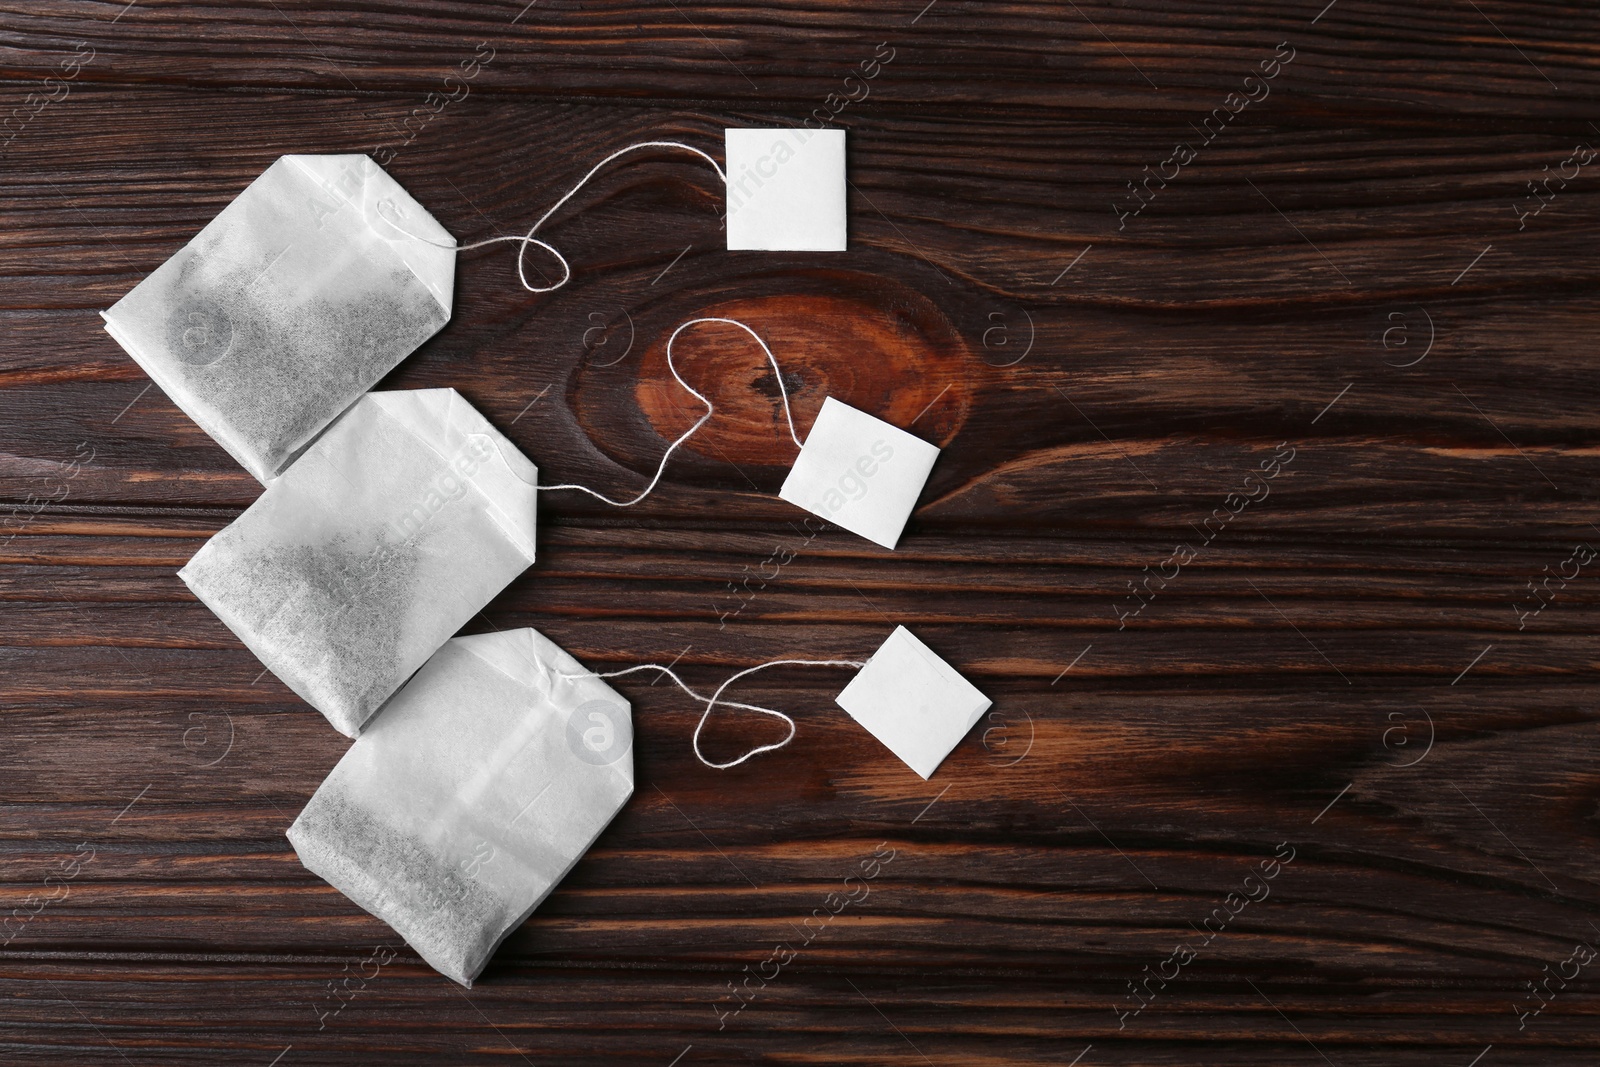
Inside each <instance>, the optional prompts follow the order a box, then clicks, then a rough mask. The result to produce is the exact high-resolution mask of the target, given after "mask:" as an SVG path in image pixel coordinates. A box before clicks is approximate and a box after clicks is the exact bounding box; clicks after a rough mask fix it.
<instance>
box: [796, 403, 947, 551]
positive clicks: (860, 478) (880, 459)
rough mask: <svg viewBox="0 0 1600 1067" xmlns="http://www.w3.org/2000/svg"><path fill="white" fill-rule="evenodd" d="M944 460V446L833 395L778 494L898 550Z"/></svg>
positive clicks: (818, 415)
mask: <svg viewBox="0 0 1600 1067" xmlns="http://www.w3.org/2000/svg"><path fill="white" fill-rule="evenodd" d="M938 458H939V449H938V447H937V446H935V445H930V444H929V443H928V442H926V441H924V440H922V439H921V438H918V437H913V436H911V435H910V434H908V433H906V432H905V431H904V430H901V429H898V428H897V427H894V426H890V425H889V424H888V423H887V422H884V421H883V420H882V419H878V418H873V417H872V416H871V415H868V414H867V413H866V412H864V411H857V410H856V409H855V408H853V407H851V406H850V405H849V404H845V403H842V402H841V401H838V400H835V399H833V397H831V396H830V397H828V398H827V399H825V400H824V401H823V402H822V410H821V411H820V412H819V413H818V414H817V421H816V422H815V423H813V424H812V426H811V432H810V433H809V434H807V435H806V443H805V446H804V447H803V448H801V449H800V457H799V458H798V459H796V460H795V461H794V467H793V468H791V469H790V471H789V477H787V478H785V479H784V482H783V488H782V489H780V490H779V491H778V495H779V496H780V497H782V498H783V499H785V500H787V501H788V502H789V503H791V504H796V505H798V506H800V507H802V508H805V509H806V510H807V511H809V512H811V513H812V514H813V515H820V516H821V517H822V518H824V519H827V520H828V521H829V522H833V523H838V524H839V525H840V526H843V527H844V528H845V529H846V530H849V531H850V532H851V533H856V534H860V535H861V536H862V537H865V538H866V539H867V540H869V541H874V542H876V543H877V544H880V545H882V546H883V547H884V548H893V547H894V546H895V545H896V544H897V543H898V542H899V540H900V532H901V531H902V530H904V529H905V528H906V520H908V519H910V518H911V511H912V509H913V508H915V507H916V506H917V497H918V496H919V495H920V494H921V493H922V487H923V486H924V485H926V484H927V482H928V473H929V472H930V471H931V470H933V461H934V460H936V459H938Z"/></svg>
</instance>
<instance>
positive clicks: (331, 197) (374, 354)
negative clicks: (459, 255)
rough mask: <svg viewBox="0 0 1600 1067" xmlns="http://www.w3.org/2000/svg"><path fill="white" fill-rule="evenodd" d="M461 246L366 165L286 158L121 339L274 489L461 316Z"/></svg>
mask: <svg viewBox="0 0 1600 1067" xmlns="http://www.w3.org/2000/svg"><path fill="white" fill-rule="evenodd" d="M454 244H455V239H454V238H452V237H451V236H450V234H449V233H448V232H447V231H446V230H445V229H444V227H442V226H440V225H439V224H438V223H437V222H436V221H434V219H433V216H431V215H429V214H428V213H427V212H426V211H425V210H423V208H422V207H421V206H420V205H419V204H418V203H417V202H416V201H415V200H413V199H411V197H410V196H409V195H407V193H406V191H405V190H404V189H402V188H400V186H399V185H398V184H396V182H395V181H394V179H393V178H390V177H389V176H388V175H387V174H385V173H384V172H383V170H382V169H381V168H380V167H379V166H378V165H377V164H376V163H374V162H373V161H372V160H371V159H369V158H367V157H366V156H362V155H345V156H283V157H281V158H279V160H278V161H277V162H276V163H274V164H273V165H272V166H270V167H268V168H267V169H266V171H265V172H264V173H263V174H262V175H261V176H260V177H259V178H257V179H256V180H255V181H254V182H252V183H251V185H250V187H249V188H247V189H246V190H245V191H244V192H242V193H240V194H239V196H238V197H237V198H236V199H235V200H234V201H233V203H231V204H229V205H228V206H227V207H225V208H223V210H222V212H221V214H219V215H218V216H217V217H216V218H215V219H212V220H211V222H210V223H208V224H207V225H206V227H205V229H203V230H201V231H200V232H199V234H197V235H196V236H195V238H194V239H193V240H192V241H190V242H189V243H188V244H187V245H185V246H184V247H183V248H181V249H179V250H178V252H177V253H175V254H174V255H173V256H172V258H171V259H169V260H167V261H166V262H165V263H163V264H162V265H161V266H159V267H157V268H156V269H155V270H154V271H153V272H151V274H150V275H149V276H148V277H147V278H145V279H144V281H142V282H140V283H139V284H138V285H137V286H135V287H134V288H133V290H132V291H131V292H130V293H128V295H127V296H125V297H123V298H122V299H121V300H119V301H117V303H116V305H115V306H113V307H112V308H111V309H110V310H109V311H106V312H105V313H104V318H105V323H106V330H107V332H109V333H110V334H111V336H112V337H114V338H116V340H117V342H118V343H119V344H121V345H122V347H123V348H124V349H126V350H127V352H128V354H129V355H130V356H132V357H133V358H134V359H135V360H136V361H137V362H138V364H139V366H141V367H143V368H144V370H145V373H147V374H149V375H150V377H151V378H152V379H154V380H155V382H156V384H158V385H160V386H161V388H162V389H163V390H165V391H166V393H167V395H168V396H169V397H171V398H172V400H173V402H174V403H176V404H177V405H178V406H179V407H180V408H182V409H183V410H184V412H185V413H186V414H187V415H188V416H189V417H190V418H192V419H193V420H194V421H195V422H196V423H198V424H199V425H200V428H201V429H203V430H205V431H206V432H207V433H208V434H210V435H211V436H212V437H213V438H215V439H216V441H217V443H218V444H220V445H221V446H222V447H223V448H225V449H227V450H228V452H229V453H231V454H232V455H233V457H234V458H235V459H237V460H238V461H239V462H240V463H241V464H242V465H243V466H244V467H245V469H246V470H248V471H249V472H250V473H251V474H253V475H255V476H256V478H257V479H258V480H260V481H262V482H267V481H270V480H271V479H272V478H273V477H274V476H276V475H277V474H278V473H279V471H281V470H282V469H283V468H284V467H285V466H287V465H288V464H289V463H290V462H291V461H292V460H293V459H294V457H295V455H296V453H298V452H299V451H300V450H301V449H302V448H304V447H305V445H306V444H307V443H308V442H310V441H311V440H312V439H313V438H315V437H316V435H317V434H318V433H320V432H321V431H322V430H323V429H324V428H325V427H326V426H327V425H328V424H329V423H331V422H332V421H333V420H334V419H335V418H337V417H338V415H339V413H340V412H342V411H343V410H344V409H345V408H347V407H348V406H350V404H352V403H353V402H355V400H356V399H357V398H358V397H360V396H361V394H362V393H364V392H366V391H367V390H368V389H370V388H371V387H372V386H373V385H374V384H375V383H376V382H377V381H378V379H380V378H382V377H383V376H384V375H385V374H387V373H388V372H389V371H390V370H392V369H393V368H394V367H395V365H396V364H398V363H399V362H400V361H401V360H402V359H404V358H405V357H406V356H407V355H409V354H410V353H411V352H412V350H413V349H415V348H416V347H417V346H418V345H420V344H421V343H422V342H423V341H426V340H427V339H428V338H429V337H432V336H433V335H434V334H435V333H436V332H438V330H439V328H440V327H441V326H443V325H444V324H445V323H446V322H447V321H449V319H450V307H451V299H452V297H451V292H452V286H453V284H454V280H455V259H456V256H455V250H454Z"/></svg>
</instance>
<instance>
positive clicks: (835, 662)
mask: <svg viewBox="0 0 1600 1067" xmlns="http://www.w3.org/2000/svg"><path fill="white" fill-rule="evenodd" d="M865 666H866V664H865V663H861V662H858V661H856V660H851V659H775V660H772V661H771V662H768V663H758V664H756V665H755V666H754V667H747V668H745V669H744V670H742V671H740V672H739V673H738V674H735V675H732V676H731V677H729V678H728V680H727V681H725V682H723V683H722V684H721V685H719V686H717V691H716V692H715V693H713V694H711V695H710V696H709V697H706V696H701V695H700V694H699V693H697V692H695V691H694V690H693V689H691V688H690V687H689V685H688V683H687V682H685V681H684V680H683V679H682V678H679V677H678V675H677V672H675V671H674V670H673V669H672V668H671V667H663V666H662V665H661V664H659V663H645V664H641V665H640V666H637V667H624V668H623V669H622V670H620V671H606V672H605V673H603V674H600V673H594V672H586V673H584V674H577V675H573V674H563V675H561V677H563V678H620V677H622V676H623V675H625V674H636V673H638V672H639V671H660V672H661V673H662V674H665V675H666V676H667V677H668V678H671V679H672V680H673V681H674V682H676V683H677V685H678V688H679V689H682V690H683V691H684V692H685V693H688V694H689V696H691V697H693V698H694V699H695V700H697V701H699V702H700V703H702V704H704V705H705V706H706V710H705V711H704V712H702V713H701V715H700V721H699V722H698V723H696V724H695V727H694V742H693V744H694V758H695V759H697V760H699V761H700V762H701V763H703V764H705V765H706V766H707V767H710V768H711V769H712V770H717V771H725V770H727V769H728V768H730V767H737V766H739V764H741V763H743V762H744V761H745V760H747V759H750V758H751V757H752V756H759V755H761V754H762V753H763V752H772V751H774V750H776V749H780V748H783V747H784V746H785V745H787V744H788V743H789V742H790V741H793V740H794V735H795V725H794V719H792V718H790V717H789V716H788V715H786V714H784V713H783V712H781V711H778V710H776V709H774V708H763V707H761V706H760V705H758V704H744V703H740V702H739V701H737V700H723V699H722V694H723V692H724V691H725V690H726V689H727V688H728V686H730V685H732V684H733V683H734V682H737V681H738V680H739V679H740V678H743V677H744V676H745V675H747V674H754V673H755V672H756V671H760V670H765V669H766V668H768V667H854V668H856V669H857V670H860V669H861V668H862V667H865ZM718 704H721V705H722V706H723V707H727V708H741V709H743V710H745V711H758V712H760V713H761V714H763V715H771V716H772V717H773V718H775V719H782V720H783V721H784V723H786V724H787V725H788V727H789V733H788V735H787V736H785V737H784V739H783V740H782V741H774V742H773V743H772V744H768V745H757V746H756V747H755V748H752V749H751V750H750V751H749V752H746V753H745V754H744V755H742V756H740V757H739V758H738V759H736V760H729V761H728V762H727V763H713V762H712V761H711V760H708V759H706V757H705V753H703V752H701V751H700V734H701V733H702V732H703V731H704V730H705V728H706V722H707V721H708V720H709V719H710V718H711V712H712V711H713V710H714V709H715V708H716V707H717V705H718Z"/></svg>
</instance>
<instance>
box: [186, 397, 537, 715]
mask: <svg viewBox="0 0 1600 1067" xmlns="http://www.w3.org/2000/svg"><path fill="white" fill-rule="evenodd" d="M537 478H538V471H537V469H536V468H535V467H534V465H533V464H532V463H530V462H529V461H528V459H527V458H526V457H524V456H523V455H522V453H521V452H519V451H517V449H516V446H514V445H512V444H511V442H510V441H508V440H506V439H505V438H504V437H502V436H501V435H500V433H499V431H497V430H495V428H494V427H493V426H491V425H489V423H488V421H487V420H485V419H484V417H483V416H482V415H480V414H478V412H477V411H476V410H474V409H473V407H472V406H471V405H470V404H468V403H467V402H466V401H465V400H464V399H462V397H461V395H460V394H459V393H457V392H456V391H455V390H454V389H418V390H406V391H397V392H381V393H369V394H367V395H366V396H364V397H362V398H361V400H359V401H357V402H356V404H355V405H354V406H353V407H351V409H350V410H349V411H347V412H346V413H345V414H344V415H343V416H342V417H341V418H340V419H339V420H338V421H337V422H335V423H334V424H333V425H332V426H331V427H329V428H328V430H327V432H326V433H324V434H323V435H322V436H321V437H319V438H318V439H317V441H316V442H315V443H314V444H313V445H312V446H311V447H310V448H309V449H307V450H306V452H305V454H304V455H303V456H302V457H301V458H300V459H299V460H298V461H297V462H296V463H295V464H294V465H293V466H292V467H290V468H289V469H288V470H286V471H285V472H284V473H283V474H282V475H281V476H280V477H278V478H277V479H276V480H274V481H273V482H272V484H271V485H269V486H268V487H267V489H266V491H265V492H264V493H262V494H261V497H260V498H259V499H258V500H257V501H256V502H255V503H254V504H252V505H251V506H250V508H249V509H248V510H246V511H245V513H244V514H243V515H241V516H239V518H238V519H236V520H235V521H234V522H233V523H232V524H230V525H229V526H228V527H227V528H225V529H223V530H222V531H221V532H220V533H218V534H217V535H216V536H215V537H213V538H212V539H211V540H210V541H208V542H206V544H205V545H204V546H203V547H202V548H201V549H200V551H199V552H197V553H195V556H194V558H193V559H191V560H190V561H189V563H188V565H187V566H185V567H184V568H183V570H181V571H179V572H178V574H179V577H181V578H182V579H183V580H184V581H185V582H186V583H187V584H188V586H189V588H190V589H191V590H193V591H194V594H195V595H196V596H197V597H199V598H200V599H201V600H202V601H204V603H205V604H206V606H207V607H209V608H210V609H211V610H212V611H214V612H216V614H217V616H218V617H219V618H220V619H222V621H223V622H224V623H226V624H227V625H228V628H229V629H231V630H232V631H233V632H234V633H235V634H237V635H238V636H239V639H240V640H242V641H243V642H244V643H245V644H246V645H248V646H249V647H250V650H251V651H252V652H254V653H255V654H256V656H257V657H259V658H260V660H261V662H262V663H263V664H265V665H266V666H267V667H268V668H269V669H270V670H271V671H272V672H273V673H274V674H276V675H277V676H278V677H279V678H280V679H282V680H283V682H284V683H285V684H286V685H288V686H289V688H290V689H293V690H294V691H295V692H296V693H298V694H299V695H300V696H301V697H303V698H304V699H305V700H306V702H307V703H309V704H311V705H312V706H313V707H315V708H316V709H317V710H318V711H320V712H322V714H323V715H325V716H327V719H328V721H329V722H330V723H332V724H333V726H334V728H335V729H337V730H338V731H339V732H340V733H343V734H346V735H347V736H350V737H354V736H355V735H356V733H357V732H358V731H359V730H360V729H361V725H362V723H364V722H366V720H367V718H368V717H369V716H371V715H372V713H373V712H375V711H376V710H377V709H378V706H379V705H380V704H382V703H383V702H384V701H385V700H386V699H388V697H389V695H390V694H392V693H393V692H394V691H395V690H396V689H398V688H399V687H400V686H401V684H402V683H404V682H405V680H406V679H407V678H408V677H409V676H410V675H411V673H412V672H413V671H415V670H416V669H417V668H418V667H420V666H422V664H423V663H424V662H425V661H426V660H427V659H428V657H429V656H430V655H432V654H433V652H434V650H436V649H437V648H438V647H439V646H440V645H442V644H444V642H445V641H446V640H448V639H449V638H450V636H451V635H452V634H454V633H455V632H456V631H457V630H459V629H460V628H461V626H462V624H463V623H465V622H466V621H467V620H468V619H470V618H472V616H473V615H475V614H477V612H478V611H479V610H480V609H482V608H483V606H484V605H485V604H487V603H488V602H489V601H490V599H492V598H493V597H494V596H495V594H497V593H498V592H499V591H500V590H501V589H503V588H504V587H505V586H506V585H507V584H508V583H509V582H510V581H511V580H512V579H513V578H515V577H516V576H517V575H518V574H520V573H522V571H523V570H524V569H525V568H526V567H527V566H528V565H529V564H530V563H532V562H533V559H534V516H535V509H536V496H537V487H536V482H537Z"/></svg>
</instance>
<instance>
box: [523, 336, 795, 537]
mask: <svg viewBox="0 0 1600 1067" xmlns="http://www.w3.org/2000/svg"><path fill="white" fill-rule="evenodd" d="M705 322H721V323H726V324H727V325H729V326H737V327H739V329H741V330H743V331H744V332H745V333H747V334H749V335H750V336H751V337H754V338H755V340H756V344H758V345H760V346H761V351H762V352H764V353H766V356H767V362H769V363H771V364H772V374H773V377H775V378H777V380H778V395H779V396H780V397H782V398H783V417H784V419H785V420H786V421H787V422H788V424H789V438H790V440H792V441H794V446H795V447H796V448H803V447H804V444H803V443H802V442H801V440H800V435H799V434H798V433H796V432H795V428H794V412H793V411H791V410H790V408H789V390H788V388H787V387H786V386H785V385H784V384H783V370H782V368H780V367H779V366H778V358H777V357H776V356H774V355H773V354H772V349H770V348H768V347H767V342H765V341H763V340H762V339H761V335H760V334H758V333H756V332H755V331H754V330H752V329H751V328H750V327H749V326H746V325H745V324H744V323H742V322H740V321H739V320H738V319H722V318H703V319H690V320H689V321H688V322H685V323H683V324H682V325H680V326H679V327H678V328H677V329H676V330H673V331H672V336H671V337H669V338H667V369H668V370H670V371H671V372H672V376H673V377H674V378H676V379H677V381H678V384H679V385H681V386H683V387H684V389H686V390H688V392H689V395H691V396H693V397H694V398H695V399H696V400H698V401H700V403H702V404H704V405H705V406H706V413H705V414H704V415H702V416H700V418H699V420H698V421H697V422H696V423H695V424H694V425H693V426H691V427H689V428H688V429H687V430H685V431H684V432H683V433H682V435H680V436H679V437H678V439H677V440H676V441H674V442H672V444H670V445H668V446H667V450H666V451H665V452H663V453H662V454H661V463H660V464H659V465H658V466H657V467H656V473H655V477H653V478H651V479H650V484H649V485H647V486H645V487H644V491H643V492H641V493H640V494H639V495H638V496H636V497H634V498H633V499H632V500H612V499H611V498H610V497H608V496H606V495H605V494H603V493H598V492H596V491H595V490H593V489H590V488H589V487H588V486H586V485H545V486H540V488H539V491H540V492H542V493H548V492H552V491H553V490H556V489H576V490H578V491H579V492H581V493H588V494H589V495H590V496H592V497H594V498H595V499H596V500H603V501H605V502H606V503H607V504H610V505H611V506H612V507H617V508H631V507H633V506H634V505H635V504H637V503H639V501H641V500H643V499H644V498H645V497H647V496H649V495H650V494H651V493H653V492H655V489H656V486H657V485H658V484H659V483H660V481H661V476H662V475H663V474H664V473H666V470H667V461H668V460H669V459H671V458H672V454H673V453H674V452H676V451H677V450H678V448H679V446H681V445H682V444H683V443H684V442H685V441H687V440H689V438H691V437H693V436H694V435H695V433H696V432H697V431H699V429H700V427H702V426H704V425H705V424H706V423H707V422H708V421H709V420H710V419H711V416H712V415H713V414H714V413H715V412H716V410H717V409H716V407H715V406H714V405H713V404H712V403H711V401H709V400H707V399H706V398H705V396H704V395H703V394H702V393H701V392H700V391H699V390H698V389H696V388H695V387H694V386H692V385H690V384H689V383H688V382H686V381H684V380H683V375H681V374H679V373H678V368H677V366H676V364H674V363H673V362H672V345H673V342H675V341H677V339H678V335H679V334H680V333H682V332H683V331H684V330H687V329H688V328H689V327H691V326H698V325H700V324H701V323H705Z"/></svg>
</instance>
